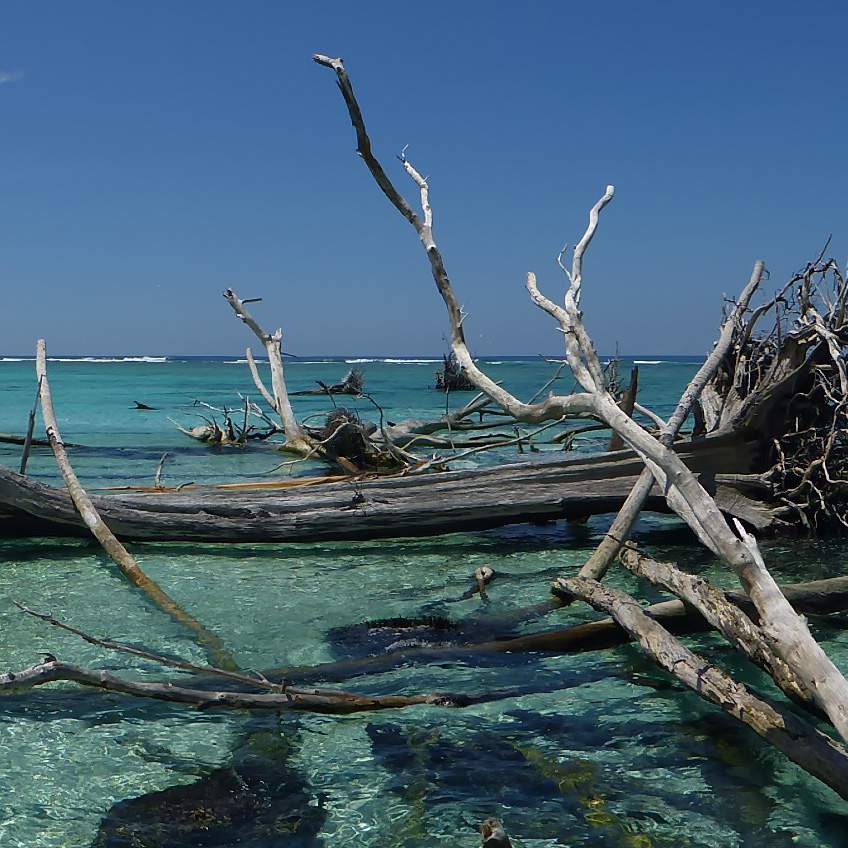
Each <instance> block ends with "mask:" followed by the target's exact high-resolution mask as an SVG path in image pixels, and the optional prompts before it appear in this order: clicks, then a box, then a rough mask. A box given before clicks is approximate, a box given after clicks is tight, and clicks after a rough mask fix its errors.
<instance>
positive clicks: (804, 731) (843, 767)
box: [563, 577, 848, 799]
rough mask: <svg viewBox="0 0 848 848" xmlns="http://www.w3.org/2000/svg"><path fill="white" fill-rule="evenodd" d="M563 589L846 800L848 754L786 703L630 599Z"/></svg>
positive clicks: (585, 586)
mask: <svg viewBox="0 0 848 848" xmlns="http://www.w3.org/2000/svg"><path fill="white" fill-rule="evenodd" d="M563 584H564V588H566V589H567V590H568V591H569V592H571V593H572V594H573V595H575V596H576V597H578V598H581V599H582V600H584V601H586V602H587V603H589V604H591V605H592V606H593V607H594V608H595V609H597V610H603V611H604V612H607V613H609V614H610V615H611V616H612V617H613V618H614V619H615V620H616V621H617V622H618V623H619V624H620V625H621V627H623V628H624V629H625V630H626V631H627V632H628V633H629V634H630V636H631V637H632V638H633V639H635V640H636V641H638V642H639V644H640V645H641V647H642V649H643V650H644V651H645V653H646V654H647V655H648V656H649V657H650V658H651V659H653V660H654V662H656V663H657V664H658V665H659V666H661V667H662V668H664V669H666V671H669V672H670V673H671V674H673V675H674V676H675V677H676V678H677V679H678V680H680V681H681V682H682V683H683V684H684V685H686V686H687V687H689V688H690V689H691V690H693V691H694V692H696V693H697V694H698V695H699V696H700V697H701V698H704V699H705V700H708V701H712V702H713V703H714V704H716V705H718V706H719V707H720V708H721V709H722V710H723V711H724V712H725V713H726V714H727V715H729V716H731V717H732V718H734V719H736V720H737V721H739V722H741V723H742V724H745V725H747V726H748V727H749V728H751V730H753V731H754V732H755V733H756V734H757V735H758V736H761V737H763V738H764V739H766V740H767V741H768V742H769V743H770V744H771V745H773V746H774V747H775V748H777V749H778V750H779V751H782V752H783V753H784V754H785V755H786V756H787V757H788V758H789V759H790V760H792V761H793V762H794V763H797V764H798V765H799V766H801V768H802V769H804V770H805V771H806V772H808V773H809V774H811V775H813V776H815V777H817V778H818V779H819V780H821V781H822V783H825V784H826V785H828V786H830V787H831V789H833V790H834V791H835V792H837V793H838V794H839V795H840V796H841V797H842V798H846V799H848V751H846V750H845V748H844V747H843V746H842V745H840V744H839V743H838V742H836V741H835V740H833V739H831V738H830V737H829V736H828V735H827V734H825V733H822V732H821V731H820V730H818V729H817V728H815V727H814V726H813V725H811V724H809V723H808V722H806V721H804V720H803V719H802V718H800V717H799V716H797V715H796V714H795V713H793V712H792V711H791V710H789V709H788V708H786V707H785V706H783V705H782V704H777V703H771V702H769V701H765V700H763V699H761V698H758V697H756V696H755V695H754V694H753V693H752V692H750V691H749V690H748V689H747V688H746V687H745V686H743V685H742V684H741V683H737V682H736V681H735V680H733V679H732V678H730V677H728V676H727V675H726V674H725V673H724V672H723V671H721V670H720V669H718V668H716V666H714V665H712V664H711V663H709V662H708V661H707V660H705V659H704V658H703V657H701V656H699V655H698V654H695V653H693V652H692V651H690V650H689V649H688V648H686V647H685V646H684V645H682V644H681V643H680V641H678V640H677V639H675V638H674V636H672V635H671V633H669V632H668V631H667V630H666V629H665V628H664V627H663V626H662V625H661V624H658V623H657V622H656V621H654V620H653V619H652V618H650V617H649V616H647V615H646V614H645V611H644V610H643V609H642V608H641V607H640V605H639V603H638V602H637V601H636V600H635V599H634V598H632V597H631V596H630V595H627V594H625V593H624V592H620V591H618V590H616V589H610V588H608V587H606V586H602V585H601V584H600V583H598V582H597V581H596V580H589V579H587V578H584V577H577V578H574V579H571V580H564V581H563Z"/></svg>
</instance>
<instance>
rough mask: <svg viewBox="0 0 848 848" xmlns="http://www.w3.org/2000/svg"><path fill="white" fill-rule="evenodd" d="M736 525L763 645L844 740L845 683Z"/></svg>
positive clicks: (847, 717) (847, 731)
mask: <svg viewBox="0 0 848 848" xmlns="http://www.w3.org/2000/svg"><path fill="white" fill-rule="evenodd" d="M736 523H737V529H738V530H739V533H740V535H741V536H742V541H743V544H745V546H746V547H747V548H748V550H749V551H750V553H751V557H752V559H753V566H752V567H751V568H749V570H748V573H747V576H748V581H747V586H746V588H747V591H748V595H749V596H750V598H751V600H752V601H753V603H754V606H755V607H756V608H757V613H758V615H759V617H760V627H761V628H762V631H763V634H764V635H765V638H766V641H767V642H768V644H769V646H770V647H771V649H772V650H773V651H774V653H775V654H776V655H777V656H778V657H780V658H781V659H782V660H783V661H784V662H785V663H786V664H787V665H788V666H789V668H791V669H792V671H793V672H794V674H795V675H796V676H797V677H798V678H799V679H800V680H801V682H802V683H803V685H804V687H805V688H806V690H807V691H808V692H809V693H810V695H811V696H812V699H813V701H814V702H815V703H816V704H817V705H818V706H819V707H820V708H821V709H822V710H823V711H824V712H825V713H827V716H828V718H829V719H830V721H831V722H832V724H833V726H834V727H835V728H836V729H837V731H838V732H839V735H840V736H842V738H843V739H846V740H848V681H846V679H845V677H844V676H843V674H842V672H841V671H840V670H839V669H838V668H837V667H836V665H835V664H834V662H833V661H832V660H831V659H830V657H828V655H827V654H826V653H825V652H824V650H823V649H822V647H821V646H820V645H819V644H818V642H816V640H815V639H814V638H813V636H812V634H811V633H810V631H809V628H808V627H807V623H806V621H805V620H804V619H803V617H801V616H799V615H797V614H796V612H795V611H794V610H793V609H792V605H791V604H790V603H789V601H787V599H786V598H785V597H784V595H783V593H782V592H781V591H780V587H779V586H778V585H777V583H776V582H775V581H774V578H773V577H772V576H771V574H769V571H768V569H767V568H766V566H765V563H764V562H763V558H762V555H761V554H760V550H759V548H758V547H757V543H756V541H755V540H754V537H753V536H751V535H750V533H747V532H746V531H745V529H744V528H743V527H742V525H741V524H739V522H738V521H737V522H736Z"/></svg>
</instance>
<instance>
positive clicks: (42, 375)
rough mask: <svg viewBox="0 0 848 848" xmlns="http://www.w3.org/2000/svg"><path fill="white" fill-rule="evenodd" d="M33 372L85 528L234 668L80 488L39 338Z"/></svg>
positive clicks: (139, 584)
mask: <svg viewBox="0 0 848 848" xmlns="http://www.w3.org/2000/svg"><path fill="white" fill-rule="evenodd" d="M35 369H36V373H37V376H38V380H39V387H40V389H39V391H40V398H41V413H42V416H43V418H44V426H45V430H46V433H47V438H48V440H49V441H50V446H51V448H52V449H53V455H54V456H55V457H56V464H57V465H58V466H59V470H60V471H61V472H62V478H63V479H64V481H65V486H66V487H67V489H68V494H69V495H70V497H71V500H72V501H73V503H74V506H75V507H76V509H77V511H78V512H79V515H80V517H81V518H82V520H83V521H84V522H85V525H86V527H88V529H89V530H90V531H91V533H92V535H93V536H94V538H95V539H97V541H98V542H100V545H101V547H102V548H103V550H104V551H106V553H107V554H108V555H109V556H110V557H111V559H112V561H113V562H114V563H115V565H117V566H118V568H119V569H120V570H121V571H122V572H123V574H124V576H125V577H126V578H127V579H128V580H129V581H130V583H132V584H133V585H134V586H137V587H138V588H139V589H141V590H142V591H143V592H144V594H145V595H146V596H147V597H148V598H149V599H150V600H151V601H152V602H153V603H154V604H155V605H156V606H157V607H159V609H160V610H162V611H163V612H165V613H167V614H168V615H169V616H170V617H171V618H173V619H174V620H175V621H177V622H178V623H179V624H181V625H182V626H183V627H185V628H187V629H188V630H189V631H191V633H193V634H194V637H195V639H196V640H197V641H198V643H199V644H200V645H201V646H202V647H203V648H204V649H205V650H206V651H207V652H208V653H209V656H210V657H211V658H212V660H213V662H214V663H215V664H216V665H219V666H224V667H227V666H229V667H235V663H234V661H233V660H232V657H231V655H230V654H229V652H228V651H227V650H226V648H225V647H224V645H223V643H222V642H221V640H220V639H219V638H218V637H217V636H216V635H215V634H214V633H211V632H210V631H209V630H207V629H206V627H204V626H203V624H202V623H201V622H200V621H198V620H197V619H196V618H195V617H194V616H193V615H191V614H190V613H188V612H186V611H185V610H184V609H183V608H182V607H181V606H180V605H179V604H178V603H177V602H176V601H175V600H174V599H173V598H171V597H170V595H168V594H167V592H165V590H164V589H162V587H161V586H160V585H159V584H158V583H156V582H155V581H154V580H151V579H150V577H148V576H147V575H146V574H145V573H144V571H142V569H141V567H140V566H139V564H138V563H137V562H136V561H135V559H134V558H133V556H132V555H131V554H130V552H129V551H128V550H127V549H126V548H125V547H124V546H123V545H122V544H121V543H120V542H119V541H118V539H117V538H116V537H115V534H114V533H113V532H112V531H111V530H110V529H109V527H108V526H107V525H106V522H105V521H103V519H102V518H101V517H100V513H99V512H98V511H97V509H96V508H95V506H94V504H93V503H92V502H91V498H89V496H88V493H87V492H86V491H85V489H83V487H82V484H81V483H80V481H79V479H78V478H77V475H76V473H75V472H74V469H73V467H72V466H71V463H70V460H69V459H68V454H67V452H66V451H65V445H64V442H63V441H62V434H61V433H60V432H59V425H58V423H57V421H56V414H55V412H54V410H53V396H52V394H51V391H50V383H49V382H48V380H47V346H46V344H45V342H44V339H39V340H38V344H37V345H36V353H35Z"/></svg>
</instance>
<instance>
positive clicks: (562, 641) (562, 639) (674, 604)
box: [264, 577, 848, 681]
mask: <svg viewBox="0 0 848 848" xmlns="http://www.w3.org/2000/svg"><path fill="white" fill-rule="evenodd" d="M551 588H552V591H553V592H554V593H555V594H556V595H557V597H558V598H559V601H560V602H546V603H543V604H537V605H536V606H534V607H531V608H529V609H527V610H524V611H523V614H522V615H519V616H515V617H510V616H507V617H505V618H504V619H502V620H503V623H504V625H505V626H508V625H511V624H515V623H518V622H520V621H526V620H528V619H530V618H537V617H538V616H540V615H544V614H546V613H549V612H552V611H553V610H556V609H558V608H560V607H561V606H562V603H561V601H562V599H563V596H562V594H561V593H562V591H563V590H562V589H561V586H560V581H559V580H556V581H554V582H553V585H552V587H551ZM719 591H721V590H719ZM782 591H783V593H784V594H785V596H786V597H787V599H788V600H789V601H790V603H791V604H792V606H793V608H794V609H796V610H797V611H798V612H800V613H830V612H837V611H842V610H846V609H848V577H834V578H830V579H828V580H815V581H812V582H808V583H796V584H792V585H787V586H784V587H782ZM724 596H725V597H726V598H727V600H728V601H729V602H730V603H732V604H734V605H735V606H738V607H739V608H740V609H742V610H743V611H745V612H746V613H748V614H751V615H755V614H756V610H754V608H753V604H752V603H751V599H750V598H749V597H748V596H747V595H745V594H744V593H742V592H735V591H726V592H724ZM565 597H569V596H568V593H567V591H566V592H565ZM645 612H646V614H648V615H650V616H651V617H652V618H654V619H655V620H656V621H660V622H662V624H663V626H665V627H666V628H667V629H669V630H671V631H672V632H674V633H676V634H678V635H683V634H687V633H699V632H703V631H705V630H709V629H710V625H709V623H708V622H707V621H705V620H704V618H703V616H702V615H701V614H700V613H699V612H698V611H697V610H695V609H694V608H693V607H691V606H690V605H689V604H686V603H684V602H683V601H681V600H679V599H677V598H675V599H674V600H669V601H660V602H659V603H656V604H652V605H651V606H649V607H646V609H645ZM484 624H485V622H480V623H479V624H478V625H477V627H478V629H477V631H476V637H477V638H476V639H469V638H467V637H466V638H465V639H464V640H463V641H462V642H460V643H458V644H456V645H448V646H434V647H429V646H428V647H410V648H404V649H402V650H398V651H392V652H390V653H386V654H379V655H376V656H366V657H362V658H358V659H349V660H339V661H336V662H327V663H320V664H318V665H315V666H299V667H293V666H287V667H284V668H277V669H272V670H267V671H265V672H264V674H265V676H266V677H268V678H269V679H277V680H279V679H282V678H285V679H295V680H301V681H307V680H336V681H339V680H347V679H349V678H351V677H356V676H360V675H370V674H382V673H383V672H386V671H391V670H392V669H395V668H400V667H402V666H405V665H409V664H413V663H432V662H448V661H452V660H455V661H469V660H473V659H475V658H480V657H485V656H489V655H492V654H507V653H547V654H572V653H583V652H587V651H599V650H606V649H608V648H613V647H616V646H618V645H623V644H625V643H626V642H628V641H630V639H631V637H630V636H629V635H628V634H627V633H626V632H625V631H624V630H623V629H622V628H621V627H619V625H618V624H617V623H616V622H615V620H614V619H612V618H604V619H600V620H598V621H590V622H586V623H584V624H575V625H571V626H569V627H559V628H555V629H551V630H545V631H541V632H535V633H527V634H524V635H522V636H514V637H510V638H503V637H499V634H498V633H497V632H495V633H490V634H485V638H481V637H482V636H484V634H483V633H481V630H480V628H481V627H482V626H483V625H484Z"/></svg>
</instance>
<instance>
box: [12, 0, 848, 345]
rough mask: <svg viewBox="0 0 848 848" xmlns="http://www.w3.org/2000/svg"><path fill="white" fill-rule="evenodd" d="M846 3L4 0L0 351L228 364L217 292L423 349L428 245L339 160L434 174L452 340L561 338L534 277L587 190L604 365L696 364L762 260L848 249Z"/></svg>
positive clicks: (238, 340)
mask: <svg viewBox="0 0 848 848" xmlns="http://www.w3.org/2000/svg"><path fill="white" fill-rule="evenodd" d="M846 24H848V7H846V6H845V5H844V4H840V3H836V2H831V3H824V4H819V3H809V2H808V3H804V4H801V3H785V2H756V3H744V4H743V3H738V2H735V3H729V2H713V3H700V4H693V3H648V2H645V3H633V2H621V3H608V2H597V3H592V4H588V3H581V4H578V3H566V2H539V3H533V2H530V3H525V4H518V3H492V2H487V3H482V2H455V0H454V2H445V3H443V2H428V3H418V4H415V3H412V4H410V3H403V2H400V3H399V2H396V0H395V2H390V3H389V2H387V3H352V2H346V3H337V2H327V0H325V1H324V2H320V3H281V2H244V3H233V2H227V3H224V2H167V3H166V2H157V1H156V0H148V2H144V3H116V2H111V0H110V2H105V0H104V2H86V0H79V2H74V3H69V2H52V3H51V2H37V3H36V2H31V0H24V1H23V2H14V1H13V0H6V2H4V3H3V4H2V6H0V80H2V82H0V128H2V130H1V131H0V189H1V190H2V203H0V291H2V295H3V298H2V300H3V309H2V317H0V330H2V333H0V353H5V354H9V353H22V352H23V353H26V352H29V351H32V350H33V347H34V342H35V339H36V337H37V336H40V335H44V336H46V337H47V339H48V344H49V348H50V350H51V352H53V353H56V354H58V353H69V354H80V353H109V354H111V353H150V354H155V353H186V354H203V353H213V354H218V353H232V352H236V351H239V350H241V349H243V347H244V345H245V344H246V343H248V342H249V341H250V338H249V335H248V332H247V330H246V329H245V328H244V327H243V326H242V325H240V324H239V323H238V322H236V320H235V319H234V318H233V317H232V315H231V314H230V312H229V309H228V307H227V305H226V303H225V302H224V300H223V298H222V297H221V294H220V292H221V290H222V289H223V288H225V287H226V286H233V287H234V288H236V290H237V291H238V292H239V293H240V294H241V295H242V296H244V297H247V296H256V295H262V296H264V298H265V301H264V303H263V304H261V305H258V306H257V309H256V312H257V315H258V316H259V317H261V319H262V320H263V322H265V323H266V324H268V325H273V326H277V325H280V324H282V326H283V327H284V329H285V333H286V336H285V347H286V349H288V350H291V351H294V352H296V353H303V354H308V353H329V354H334V353H338V354H344V353H360V354H369V353H371V354H387V355H391V354H404V353H406V354H413V353H418V354H421V353H438V352H440V351H441V350H443V349H444V347H445V345H444V342H443V335H444V334H445V325H446V322H445V318H444V312H443V308H442V304H441V301H440V300H439V298H438V296H437V294H436V291H435V287H434V285H433V282H432V279H431V277H430V276H429V271H428V266H427V262H426V259H425V257H424V255H423V252H422V251H421V249H420V246H419V244H418V242H417V240H416V238H415V235H414V233H413V231H412V230H411V228H410V227H409V225H408V224H407V223H406V222H405V221H403V220H402V219H401V218H400V216H399V215H398V214H397V213H396V212H395V210H394V209H392V208H391V207H390V206H389V205H388V203H387V201H386V200H385V199H384V198H383V197H382V195H380V194H379V193H378V191H377V189H376V187H375V186H374V185H373V183H372V182H371V178H370V176H369V175H368V173H367V171H366V170H365V168H364V166H363V165H362V163H361V162H360V161H359V160H358V158H357V157H356V156H355V155H354V146H355V145H354V139H353V134H352V130H351V127H350V124H349V122H348V119H347V115H346V113H345V112H344V107H343V103H342V101H341V97H340V96H339V94H338V92H337V90H336V88H335V85H334V80H333V75H332V73H331V72H330V71H328V70H327V69H325V68H320V67H318V66H317V65H314V64H313V62H312V61H311V59H310V56H311V54H312V53H313V52H323V53H329V54H332V55H341V56H343V57H344V58H345V61H346V65H347V68H348V71H349V73H350V75H351V77H352V79H353V82H354V85H355V87H356V89H357V92H358V94H359V97H360V102H361V104H362V106H363V109H364V111H365V116H366V119H367V120H368V122H369V128H370V130H371V135H372V138H373V140H374V143H375V148H376V150H377V151H378V152H379V153H380V154H381V155H382V156H383V158H384V162H385V163H386V165H387V166H388V167H389V168H390V170H391V172H392V173H393V174H394V175H396V176H397V179H398V182H399V184H400V185H402V186H404V188H405V189H406V190H407V191H408V193H409V194H410V195H411V194H412V192H411V191H409V188H408V186H407V185H406V182H405V177H404V175H403V174H402V172H399V170H398V168H397V167H396V165H397V163H396V162H395V160H394V159H393V157H394V154H395V153H397V152H398V151H399V150H400V149H401V148H402V147H403V145H404V144H407V143H409V144H410V148H409V155H410V157H411V159H412V160H413V161H414V162H415V163H416V165H418V166H419V168H420V169H421V170H422V172H424V173H426V174H428V175H429V176H430V180H431V187H432V201H433V205H434V208H435V223H436V235H437V238H438V239H439V241H440V244H441V246H442V249H443V251H444V254H445V256H446V260H447V264H448V268H449V270H450V272H451V274H452V277H453V280H454V284H455V286H456V288H457V290H458V292H459V294H460V297H461V299H462V301H463V303H464V304H465V306H466V309H467V310H468V312H469V313H470V318H469V319H468V323H467V324H466V329H467V331H468V335H469V340H470V342H471V345H472V348H473V351H474V352H475V353H479V354H487V353H488V354H491V353H501V354H510V353H536V352H540V351H541V352H548V353H551V352H558V350H559V345H560V344H561V339H560V334H559V333H556V332H554V330H553V328H552V327H551V325H550V321H549V319H547V317H546V316H543V315H542V314H541V313H539V312H538V310H536V309H535V308H534V307H533V306H532V305H531V304H530V302H529V300H528V298H527V295H526V292H525V290H524V278H525V274H526V272H527V271H528V270H534V271H536V272H537V274H538V275H539V280H540V284H541V286H542V287H543V289H544V290H545V291H546V292H547V293H548V294H554V293H559V292H560V291H561V290H562V279H561V275H560V274H559V271H558V269H557V268H556V266H555V264H554V259H553V258H554V254H555V253H556V251H557V249H558V248H559V246H560V245H561V243H562V242H563V241H564V240H565V239H566V238H567V239H569V240H570V241H572V242H573V240H574V239H575V238H576V237H577V236H579V234H580V233H581V232H582V229H583V227H584V222H585V215H586V210H587V209H588V208H589V206H591V204H592V203H594V201H595V200H596V199H597V198H598V197H599V195H600V193H601V192H602V191H603V188H604V186H605V185H606V184H607V183H614V184H615V186H616V189H617V195H616V199H615V200H614V202H613V204H612V205H611V206H609V207H608V209H607V212H606V213H605V216H604V220H603V222H602V225H601V228H600V230H599V234H598V236H597V238H596V240H595V242H594V244H593V246H592V249H591V252H590V254H589V256H588V258H587V261H586V269H585V278H586V288H585V295H584V304H585V309H586V314H587V320H588V323H589V327H590V330H591V331H592V333H593V335H594V336H595V338H596V340H597V343H598V346H599V348H600V349H601V350H602V351H605V352H609V351H611V350H613V349H614V347H615V344H616V342H618V343H619V344H620V346H621V349H622V352H624V353H668V354H690V353H691V354H698V353H702V352H704V351H705V350H706V349H707V347H708V346H709V344H710V343H711V342H712V340H713V339H714V337H715V333H716V325H717V322H718V317H719V310H720V298H721V295H722V293H724V292H727V293H734V292H736V291H738V290H739V289H740V288H741V286H742V285H743V284H744V282H745V281H746V280H747V277H748V275H749V273H750V268H751V265H752V263H753V261H754V260H755V259H758V258H763V259H765V260H766V262H767V265H768V267H769V268H770V270H771V272H772V280H773V281H774V282H777V281H779V280H781V279H783V278H784V277H785V276H786V275H787V274H789V273H790V272H791V271H793V270H795V268H797V267H799V266H801V265H803V263H804V262H805V261H807V260H808V259H809V258H811V257H812V256H814V254H815V253H816V252H817V251H818V249H819V248H820V247H821V245H822V244H823V241H824V239H825V238H826V236H827V235H828V234H829V233H831V232H832V233H833V234H834V241H833V250H834V252H835V255H836V256H837V258H839V259H843V258H844V255H845V252H846V250H847V249H848V247H846V244H847V243H848V232H846V225H848V222H846V217H845V198H846V194H848V192H846V189H848V169H846V163H845V150H846V129H848V118H846V108H845V92H846V82H847V81H846V73H845V64H844V61H845V60H844V43H845V35H846Z"/></svg>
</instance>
